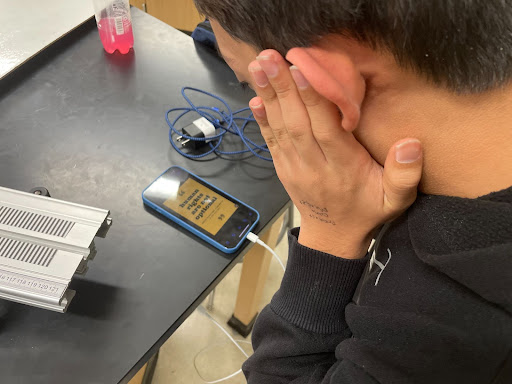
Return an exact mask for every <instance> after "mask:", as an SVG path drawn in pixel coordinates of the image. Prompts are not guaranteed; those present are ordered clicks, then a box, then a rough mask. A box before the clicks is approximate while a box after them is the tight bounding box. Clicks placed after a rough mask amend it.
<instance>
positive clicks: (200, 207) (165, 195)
mask: <svg viewBox="0 0 512 384" xmlns="http://www.w3.org/2000/svg"><path fill="white" fill-rule="evenodd" d="M143 196H144V199H145V200H146V202H149V203H150V205H156V206H157V207H159V208H160V209H161V210H163V211H165V213H164V212H161V213H163V214H164V215H166V216H168V217H169V218H171V219H173V220H174V221H178V222H179V223H185V224H187V225H189V226H191V227H192V228H194V229H195V230H196V231H198V232H199V233H200V234H201V235H203V237H208V238H209V239H212V240H214V241H215V242H216V243H219V244H221V245H222V246H223V247H227V248H235V247H236V246H237V245H238V244H239V243H240V241H242V239H243V238H244V235H245V234H247V232H248V231H249V229H250V228H252V227H253V226H254V224H255V223H256V222H257V221H258V213H257V212H256V211H255V210H254V209H252V208H250V207H249V206H247V205H245V204H243V203H241V202H239V201H237V200H235V199H234V198H232V197H231V196H229V195H227V194H226V193H224V192H222V191H221V190H219V189H217V188H215V187H214V186H212V185H210V184H208V183H206V182H205V181H203V180H201V179H199V178H198V177H196V176H194V175H193V174H191V173H189V172H187V171H185V170H184V169H182V168H179V167H171V168H169V169H168V170H167V171H166V172H165V173H163V174H162V175H161V176H160V177H159V178H158V179H156V180H155V181H154V182H153V183H152V184H151V185H150V186H149V187H148V188H147V189H146V190H145V191H144V194H143ZM176 219H178V220H176Z"/></svg>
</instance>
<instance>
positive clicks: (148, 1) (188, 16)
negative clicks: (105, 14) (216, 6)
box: [130, 0, 204, 31]
mask: <svg viewBox="0 0 512 384" xmlns="http://www.w3.org/2000/svg"><path fill="white" fill-rule="evenodd" d="M130 4H131V5H133V6H134V7H137V8H139V9H141V10H143V11H144V12H147V13H149V14H150V15H152V16H154V17H156V18H157V19H160V20H162V21H163V22H165V23H167V24H169V25H171V26H173V27H174V28H176V29H180V30H182V31H193V30H194V28H195V27H196V25H197V24H199V23H200V22H201V21H203V19H204V17H202V16H201V15H199V12H198V11H197V9H196V7H195V5H194V1H193V0H130Z"/></svg>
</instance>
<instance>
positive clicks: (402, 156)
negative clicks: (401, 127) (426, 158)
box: [395, 140, 421, 164]
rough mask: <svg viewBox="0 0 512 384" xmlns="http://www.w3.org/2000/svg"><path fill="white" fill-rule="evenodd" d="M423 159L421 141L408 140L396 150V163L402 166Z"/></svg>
mask: <svg viewBox="0 0 512 384" xmlns="http://www.w3.org/2000/svg"><path fill="white" fill-rule="evenodd" d="M420 157H421V143H420V142H419V140H407V141H405V142H403V143H400V144H398V145H397V146H396V148H395V158H396V161H397V162H399V163H402V164H407V163H414V162H415V161H417V160H418V159H419V158H420Z"/></svg>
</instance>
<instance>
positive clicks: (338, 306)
mask: <svg viewBox="0 0 512 384" xmlns="http://www.w3.org/2000/svg"><path fill="white" fill-rule="evenodd" d="M297 237H298V229H294V230H292V231H291V232H290V236H289V241H290V254H289V260H288V266H287V269H286V272H285V275H284V277H283V281H282V283H281V288H280V289H279V291H278V292H277V293H276V294H275V296H274V297H273V299H272V302H271V304H270V305H268V306H267V307H265V308H264V310H263V311H262V312H261V314H260V316H259V317H258V319H257V321H256V324H255V327H254V331H253V346H254V348H255V352H254V355H253V356H251V357H250V358H249V359H248V360H247V361H246V362H245V363H244V366H243V370H244V373H245V375H246V377H247V379H248V383H249V384H259V383H323V384H326V383H330V384H338V383H340V384H341V383H344V384H345V383H346V384H359V383H372V384H374V383H382V384H388V383H389V384H391V383H415V384H416V383H428V384H433V383H435V384H443V383H450V384H459V383H460V384H473V383H474V384H488V383H489V384H490V383H500V384H501V383H512V376H509V374H511V373H510V362H511V361H512V354H511V351H512V188H509V189H507V190H504V191H500V192H496V193H493V194H490V195H487V196H484V197H480V198H478V199H462V198H456V197H446V196H429V195H420V196H419V197H418V199H417V201H416V202H415V203H414V205H413V206H412V207H411V208H410V209H409V210H408V211H407V212H406V213H405V214H404V215H402V216H401V217H400V218H399V219H397V220H395V221H394V222H393V223H392V224H391V225H389V226H388V228H387V230H386V232H385V233H384V235H383V236H382V238H381V240H380V241H378V244H377V246H376V252H375V261H373V262H372V261H370V259H371V257H370V256H371V255H368V256H367V257H366V258H364V259H361V260H348V259H342V258H337V257H334V256H332V255H328V254H325V253H322V252H318V251H315V250H312V249H309V248H306V247H304V246H302V245H300V244H299V243H298V242H297ZM374 249H375V248H374ZM382 268H384V269H382ZM507 362H508V363H507ZM509 378H510V381H509Z"/></svg>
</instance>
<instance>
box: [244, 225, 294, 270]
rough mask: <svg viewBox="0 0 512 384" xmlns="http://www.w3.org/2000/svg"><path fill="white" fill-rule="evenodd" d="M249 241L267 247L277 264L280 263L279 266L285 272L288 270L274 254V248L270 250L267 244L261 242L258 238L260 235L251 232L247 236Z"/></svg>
mask: <svg viewBox="0 0 512 384" xmlns="http://www.w3.org/2000/svg"><path fill="white" fill-rule="evenodd" d="M247 240H249V241H252V242H253V243H256V244H259V245H261V246H263V247H265V248H266V249H267V250H268V251H269V252H270V253H272V256H274V257H275V259H276V260H277V262H278V263H279V265H281V268H283V271H284V270H286V268H285V266H284V264H283V262H282V261H281V259H280V258H279V256H277V254H276V253H275V252H274V250H273V249H272V248H270V247H269V246H268V245H267V244H265V243H264V242H263V241H261V240H260V238H259V237H258V235H255V234H254V233H252V232H249V234H248V235H247Z"/></svg>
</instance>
